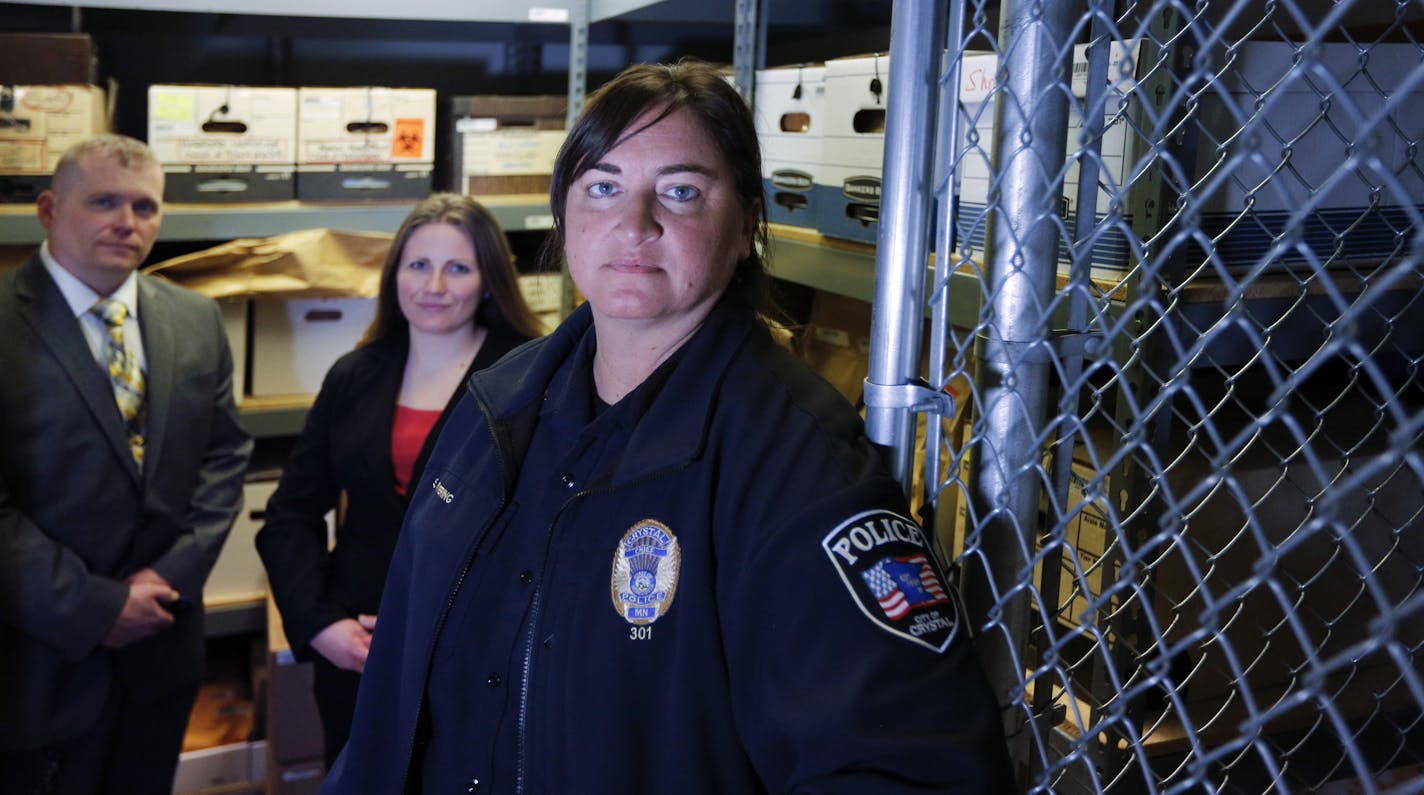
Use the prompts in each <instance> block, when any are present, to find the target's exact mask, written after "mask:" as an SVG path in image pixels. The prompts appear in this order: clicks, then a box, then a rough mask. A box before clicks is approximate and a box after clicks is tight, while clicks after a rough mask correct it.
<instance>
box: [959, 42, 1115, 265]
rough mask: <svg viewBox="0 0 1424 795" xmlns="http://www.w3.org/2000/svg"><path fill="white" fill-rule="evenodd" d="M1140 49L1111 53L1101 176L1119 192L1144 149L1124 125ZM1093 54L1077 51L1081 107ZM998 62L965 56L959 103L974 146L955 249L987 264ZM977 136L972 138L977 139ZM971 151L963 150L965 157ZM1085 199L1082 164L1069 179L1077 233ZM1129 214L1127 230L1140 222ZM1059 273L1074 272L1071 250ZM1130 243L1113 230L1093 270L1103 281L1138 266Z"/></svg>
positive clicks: (962, 171)
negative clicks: (1138, 149)
mask: <svg viewBox="0 0 1424 795" xmlns="http://www.w3.org/2000/svg"><path fill="white" fill-rule="evenodd" d="M1139 50H1140V45H1139V44H1137V43H1136V42H1132V43H1128V44H1123V43H1121V42H1113V43H1112V45H1111V47H1110V48H1109V52H1108V70H1107V73H1108V79H1109V81H1110V82H1111V83H1113V86H1112V87H1111V88H1110V89H1109V98H1108V102H1107V105H1106V107H1105V109H1104V129H1103V136H1102V163H1101V169H1102V171H1101V173H1100V174H1099V176H1098V180H1099V182H1100V183H1103V184H1107V185H1114V186H1119V187H1120V186H1122V185H1124V184H1125V183H1124V179H1125V177H1126V176H1127V174H1128V171H1129V169H1130V168H1131V167H1132V164H1133V161H1134V160H1135V155H1134V154H1133V151H1134V150H1133V147H1134V145H1135V142H1136V141H1137V136H1136V135H1135V134H1132V135H1130V134H1129V133H1128V126H1127V124H1126V123H1125V121H1124V118H1125V116H1124V113H1123V111H1122V110H1120V109H1119V105H1118V102H1117V101H1116V99H1117V97H1118V96H1125V95H1128V94H1129V92H1131V91H1132V90H1133V88H1135V86H1136V84H1135V82H1134V81H1133V77H1134V75H1135V74H1136V73H1137V71H1139V69H1138V66H1139V64H1138V63H1137V58H1138V52H1139ZM1128 57H1131V58H1132V59H1133V60H1132V61H1131V62H1130V63H1129V64H1127V65H1126V66H1128V67H1131V71H1130V72H1129V73H1127V74H1124V73H1123V71H1122V69H1123V68H1124V64H1123V60H1124V59H1125V58H1128ZM1087 64H1088V61H1087V46H1086V45H1077V46H1075V47H1074V49H1073V73H1072V75H1073V77H1072V91H1073V95H1074V96H1075V97H1077V98H1079V99H1080V100H1081V99H1082V97H1083V96H1084V95H1085V93H1086V91H1087ZM999 90H1000V89H999V88H998V56H997V55H995V54H994V53H983V52H975V53H967V54H965V56H964V59H963V62H962V64H961V67H960V89H959V99H960V103H961V106H962V109H963V112H964V114H965V116H964V117H963V119H962V121H961V129H963V130H964V137H963V138H962V139H961V141H960V146H961V147H964V146H966V145H967V142H969V141H971V140H972V141H973V144H972V146H969V148H968V150H967V151H965V152H964V154H963V156H962V157H961V159H960V161H959V162H960V167H959V175H958V176H959V180H960V181H959V216H958V220H959V223H958V233H959V236H958V237H957V238H956V241H955V248H956V249H961V248H963V247H964V246H965V245H966V242H967V244H968V247H969V249H970V251H971V252H972V256H974V257H982V256H983V252H984V235H985V233H986V231H987V226H988V224H987V215H986V205H987V203H988V196H989V187H990V186H989V175H990V162H991V159H990V158H991V155H992V151H993V150H992V148H993V145H994V107H993V105H992V102H991V100H992V99H993V98H994V97H995V96H996V95H997V93H998V91H999ZM1079 105H1081V102H1078V103H1072V102H1070V103H1069V113H1068V152H1069V155H1070V157H1071V155H1072V153H1073V152H1074V151H1075V150H1077V149H1080V148H1081V146H1082V144H1081V142H1080V141H1081V136H1082V131H1083V119H1082V114H1081V113H1079V112H1078V106H1079ZM971 136H972V138H971ZM962 151H963V150H962ZM1077 192H1078V163H1077V161H1072V162H1071V163H1070V165H1069V167H1068V171H1067V174H1066V175H1065V177H1064V181H1063V200H1062V201H1063V203H1062V205H1061V212H1062V214H1063V216H1064V218H1065V223H1066V224H1067V228H1068V229H1070V230H1071V229H1073V224H1074V223H1075V220H1074V219H1075V218H1076V216H1077V212H1076V208H1075V207H1074V206H1073V202H1075V201H1076V200H1077ZM1110 201H1111V197H1110V196H1109V195H1107V194H1106V193H1101V192H1100V193H1099V194H1098V206H1097V215H1098V218H1099V219H1102V218H1104V217H1106V214H1107V212H1108V210H1109V206H1110ZM1121 209H1122V210H1123V212H1124V225H1130V224H1131V222H1132V215H1131V210H1130V208H1129V207H1122V208H1121ZM1058 254H1059V265H1060V267H1061V268H1062V269H1065V270H1066V268H1067V267H1068V262H1069V256H1068V251H1067V248H1066V246H1064V245H1063V244H1062V243H1061V242H1060V245H1059V252H1058ZM1129 254H1130V251H1129V248H1128V241H1127V237H1126V236H1125V234H1124V233H1123V231H1122V229H1121V228H1120V227H1114V228H1111V229H1108V230H1105V234H1103V235H1101V236H1100V237H1099V239H1098V240H1097V241H1096V242H1095V243H1094V245H1093V266H1094V269H1095V273H1097V272H1098V271H1100V270H1103V269H1106V270H1109V271H1112V272H1114V273H1118V272H1121V271H1123V270H1125V269H1126V268H1127V267H1128V263H1129V262H1130V258H1129Z"/></svg>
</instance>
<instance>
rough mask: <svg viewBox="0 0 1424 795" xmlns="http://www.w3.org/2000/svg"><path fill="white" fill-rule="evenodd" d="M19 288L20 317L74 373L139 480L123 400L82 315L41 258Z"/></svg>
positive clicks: (24, 272) (20, 277) (20, 278)
mask: <svg viewBox="0 0 1424 795" xmlns="http://www.w3.org/2000/svg"><path fill="white" fill-rule="evenodd" d="M15 292H16V295H17V296H18V297H19V299H20V306H19V313H20V317H21V318H22V319H23V320H24V321H25V323H26V324H27V325H28V326H29V327H30V329H31V330H32V331H33V332H34V335H35V338H36V339H38V340H39V342H40V344H41V345H43V346H44V347H45V348H46V349H47V350H48V351H49V353H50V355H51V356H53V357H54V360H55V361H56V362H58V363H59V366H60V369H62V370H64V372H65V374H66V375H67V376H68V377H69V380H70V383H72V384H73V385H74V389H75V391H77V392H78V393H79V396H80V397H81V398H82V399H83V400H84V403H85V405H87V406H88V407H89V413H90V414H91V415H92V416H93V418H94V423H95V424H96V425H97V426H98V427H99V431H100V433H102V434H103V435H104V438H106V439H108V440H109V446H110V447H111V448H113V451H114V454H115V455H117V456H118V457H119V458H120V460H121V461H122V463H123V465H124V468H125V470H126V471H128V473H129V475H130V476H131V477H132V478H133V479H134V482H135V483H138V482H139V480H140V475H139V471H138V465H137V464H135V463H134V460H133V454H132V453H131V452H130V451H129V442H128V437H127V435H126V434H125V433H124V420H123V417H122V416H121V415H120V414H119V406H118V404H117V403H115V402H114V391H113V389H114V388H113V385H112V384H110V383H109V378H108V375H107V374H106V373H105V372H104V370H103V368H101V367H100V366H99V363H98V362H96V361H95V360H94V352H93V351H92V350H90V348H89V343H88V341H86V340H85V339H84V332H83V331H81V330H80V328H79V319H78V318H76V317H75V316H74V313H73V311H72V310H70V308H69V303H68V302H67V301H65V300H64V294H63V293H61V292H60V291H59V287H57V286H55V283H54V280H52V279H51V278H50V277H49V274H48V273H45V270H44V265H43V264H42V263H41V262H40V260H39V257H37V256H36V257H32V258H31V259H30V260H29V261H28V262H26V263H25V264H24V265H23V266H21V268H20V271H19V272H18V273H16V274H15ZM35 399H36V400H43V399H44V396H42V395H36V396H35Z"/></svg>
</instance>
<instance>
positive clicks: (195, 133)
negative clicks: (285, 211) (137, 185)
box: [148, 85, 297, 202]
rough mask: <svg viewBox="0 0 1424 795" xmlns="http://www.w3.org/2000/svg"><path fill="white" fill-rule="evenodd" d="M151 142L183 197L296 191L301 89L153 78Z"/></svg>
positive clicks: (214, 198)
mask: <svg viewBox="0 0 1424 795" xmlns="http://www.w3.org/2000/svg"><path fill="white" fill-rule="evenodd" d="M148 145H149V146H150V147H152V148H153V151H154V154H156V155H157V156H158V160H159V162H160V163H162V164H163V173H164V175H165V185H164V190H163V197H164V198H165V199H167V200H168V201H177V202H219V201H223V202H226V201H284V200H290V199H292V198H294V197H295V196H296V180H295V179H294V176H295V173H296V168H297V161H296V152H297V90H296V89H295V88H254V87H250V86H198V85H152V86H149V88H148Z"/></svg>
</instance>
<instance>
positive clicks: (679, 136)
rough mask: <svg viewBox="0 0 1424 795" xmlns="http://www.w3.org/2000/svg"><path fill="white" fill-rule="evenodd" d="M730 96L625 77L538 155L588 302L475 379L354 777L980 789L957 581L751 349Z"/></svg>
mask: <svg viewBox="0 0 1424 795" xmlns="http://www.w3.org/2000/svg"><path fill="white" fill-rule="evenodd" d="M760 162H761V161H760V153H759V149H758V145H757V139H756V134H755V131H754V127H753V124H752V118H751V114H750V112H749V110H748V108H747V106H746V104H745V103H744V102H743V100H742V99H741V97H740V96H739V95H738V94H737V93H736V92H735V91H734V90H733V89H732V88H731V87H730V86H729V85H728V84H727V82H726V81H725V80H724V79H723V77H722V76H721V75H720V74H719V73H718V72H717V71H716V70H715V69H713V68H711V67H709V66H707V65H705V64H701V63H696V62H684V63H680V64H678V65H674V66H662V65H657V66H655V65H640V66H634V67H631V68H629V69H628V70H625V71H624V72H623V73H622V74H620V75H619V76H618V77H617V78H615V79H614V80H613V81H612V82H610V83H608V84H607V85H605V86H604V87H603V88H602V89H601V90H600V91H599V92H598V93H597V94H596V95H595V97H594V98H593V99H592V100H591V102H590V103H589V106H588V108H587V110H586V111H585V113H584V115H583V116H582V118H581V119H580V120H579V122H578V123H577V124H576V125H575V127H574V128H573V129H572V130H571V131H570V134H569V136H568V139H567V141H566V143H565V144H564V147H563V149H562V150H561V152H560V154H559V158H558V161H557V163H556V166H555V176H554V181H553V186H552V188H551V192H550V200H551V204H552V210H553V215H554V218H555V226H554V229H553V231H552V233H551V234H550V236H549V239H548V242H549V245H550V249H549V252H548V253H549V259H550V260H552V261H554V262H557V260H558V259H559V257H560V256H562V257H563V258H565V259H566V260H567V263H568V268H569V273H570V274H571V276H572V277H573V280H574V282H575V284H576V285H577V286H578V288H579V289H580V291H581V292H582V293H583V295H584V296H585V297H586V298H587V302H586V303H585V304H584V305H583V306H581V307H580V308H579V309H578V310H577V311H575V312H574V313H573V315H571V316H570V317H569V318H568V319H567V320H566V321H565V322H564V323H563V324H562V325H561V326H560V327H559V328H558V329H557V330H556V331H555V332H554V333H553V334H552V335H550V336H549V337H547V338H544V339H542V340H539V341H537V342H535V343H532V344H530V345H528V346H525V347H523V348H521V349H520V350H518V351H516V352H515V353H513V354H511V355H510V356H509V357H507V358H506V359H505V360H503V361H502V362H500V363H499V364H497V365H496V366H494V367H492V368H490V369H488V370H486V371H484V372H481V373H479V374H476V375H475V376H474V377H473V378H472V379H471V381H470V393H469V395H468V396H467V397H466V398H465V400H464V401H463V402H462V403H461V404H460V405H459V406H458V407H457V408H456V409H455V411H454V413H453V414H452V416H451V417H450V420H449V422H448V423H447V424H446V426H445V428H444V430H443V432H442V434H441V437H440V440H439V442H438V444H437V446H436V449H435V450H434V452H433V453H432V455H431V457H430V461H429V464H428V466H427V468H426V470H425V477H424V479H423V482H421V483H418V484H412V495H413V497H412V503H411V508H410V512H409V513H408V514H407V517H406V525H405V529H404V531H403V532H402V536H401V539H400V545H399V548H398V549H397V553H396V558H395V561H394V563H393V565H392V569H391V574H390V579H389V581H388V585H387V590H386V593H385V596H384V598H383V602H382V613H381V631H380V632H378V633H376V636H375V641H374V645H373V648H372V652H371V656H370V658H369V661H368V663H367V667H366V677H365V680H364V681H363V684H362V690H361V693H360V698H359V703H358V708H357V715H356V721H355V726H354V728H353V732H352V736H351V741H350V744H349V745H348V746H347V749H346V751H345V752H344V753H343V755H342V757H341V758H340V760H339V761H338V762H337V765H336V766H335V768H334V769H333V771H332V775H331V777H330V778H329V779H328V781H327V784H326V787H325V790H324V791H326V792H331V793H354V792H390V793H396V792H402V791H425V792H531V793H533V792H549V793H561V792H579V793H620V794H624V793H643V792H647V793H660V792H678V793H699V792H706V793H742V792H799V791H816V792H848V793H849V792H855V793H865V792H876V793H890V792H902V791H903V792H911V791H914V792H931V791H932V792H997V791H1006V790H1008V789H1009V788H1010V786H1011V777H1010V774H1009V771H1008V763H1007V757H1006V754H1005V749H1004V743H1003V739H1002V735H1001V733H1000V728H999V725H1000V724H999V714H998V709H997V706H996V704H995V703H994V699H993V698H992V696H991V695H990V693H989V691H988V688H987V685H986V683H985V681H984V677H983V675H982V672H981V671H980V670H979V668H978V666H977V664H976V662H975V659H974V656H973V654H972V652H971V650H970V646H969V634H968V628H967V627H966V626H965V625H964V621H963V619H962V617H961V615H960V609H959V606H958V597H957V596H956V595H955V592H954V590H953V588H952V586H951V585H950V584H949V583H948V582H947V581H946V580H945V577H944V574H943V569H942V567H941V565H940V563H939V561H937V560H936V559H935V556H934V554H933V551H932V544H930V543H929V542H928V541H927V539H926V537H925V535H924V533H923V532H922V531H921V530H920V528H919V527H918V526H916V524H915V523H914V522H913V521H912V520H910V519H909V518H908V510H907V507H906V505H905V502H904V498H903V496H902V493H901V490H900V487H899V485H898V484H897V483H896V482H895V481H894V480H893V479H892V478H890V477H888V476H887V475H886V474H885V469H884V466H883V461H882V459H881V456H880V454H879V452H878V451H877V449H876V448H874V447H873V446H872V445H871V444H870V443H869V442H868V440H867V439H866V437H865V435H864V431H863V426H862V423H861V421H860V418H859V417H858V415H857V414H856V413H855V411H854V410H853V408H852V407H851V406H850V405H848V404H847V403H846V402H845V401H844V399H842V398H841V397H840V395H839V394H838V393H837V392H836V391H835V390H834V389H832V388H831V387H830V386H829V385H828V384H826V383H825V382H824V381H823V380H821V379H820V378H819V377H817V376H816V375H815V374H813V373H812V372H811V371H810V370H809V369H808V368H807V367H806V366H805V365H804V364H803V363H802V362H800V361H799V360H797V359H796V358H795V357H794V356H792V355H791V354H790V353H788V352H787V351H786V350H785V349H783V348H781V347H780V346H778V345H777V344H776V343H775V342H773V340H772V338H771V335H770V334H769V332H768V329H767V327H766V326H765V324H764V323H763V322H762V320H761V319H760V314H759V313H760V312H762V311H763V310H765V309H766V308H767V307H768V301H767V283H768V276H767V274H766V271H765V267H764V265H763V263H762V261H761V259H760V252H761V251H763V250H764V244H765V234H766V232H765V216H764V211H763V198H762V188H761V172H760Z"/></svg>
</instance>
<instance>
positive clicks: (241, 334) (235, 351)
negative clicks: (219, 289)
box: [218, 298, 250, 403]
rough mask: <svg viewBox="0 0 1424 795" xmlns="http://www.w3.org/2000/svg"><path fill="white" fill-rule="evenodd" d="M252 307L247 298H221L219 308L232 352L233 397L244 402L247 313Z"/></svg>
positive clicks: (246, 362)
mask: <svg viewBox="0 0 1424 795" xmlns="http://www.w3.org/2000/svg"><path fill="white" fill-rule="evenodd" d="M249 306H250V302H249V299H247V298H220V299H218V308H219V309H221V310H222V319H223V331H224V332H226V333H227V346H228V349H229V350H230V351H232V397H233V400H236V401H237V402H239V403H241V402H242V396H243V395H246V394H247V366H248V359H247V350H248V345H247V336H248V334H247V323H248V318H247V313H248V307H249Z"/></svg>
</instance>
